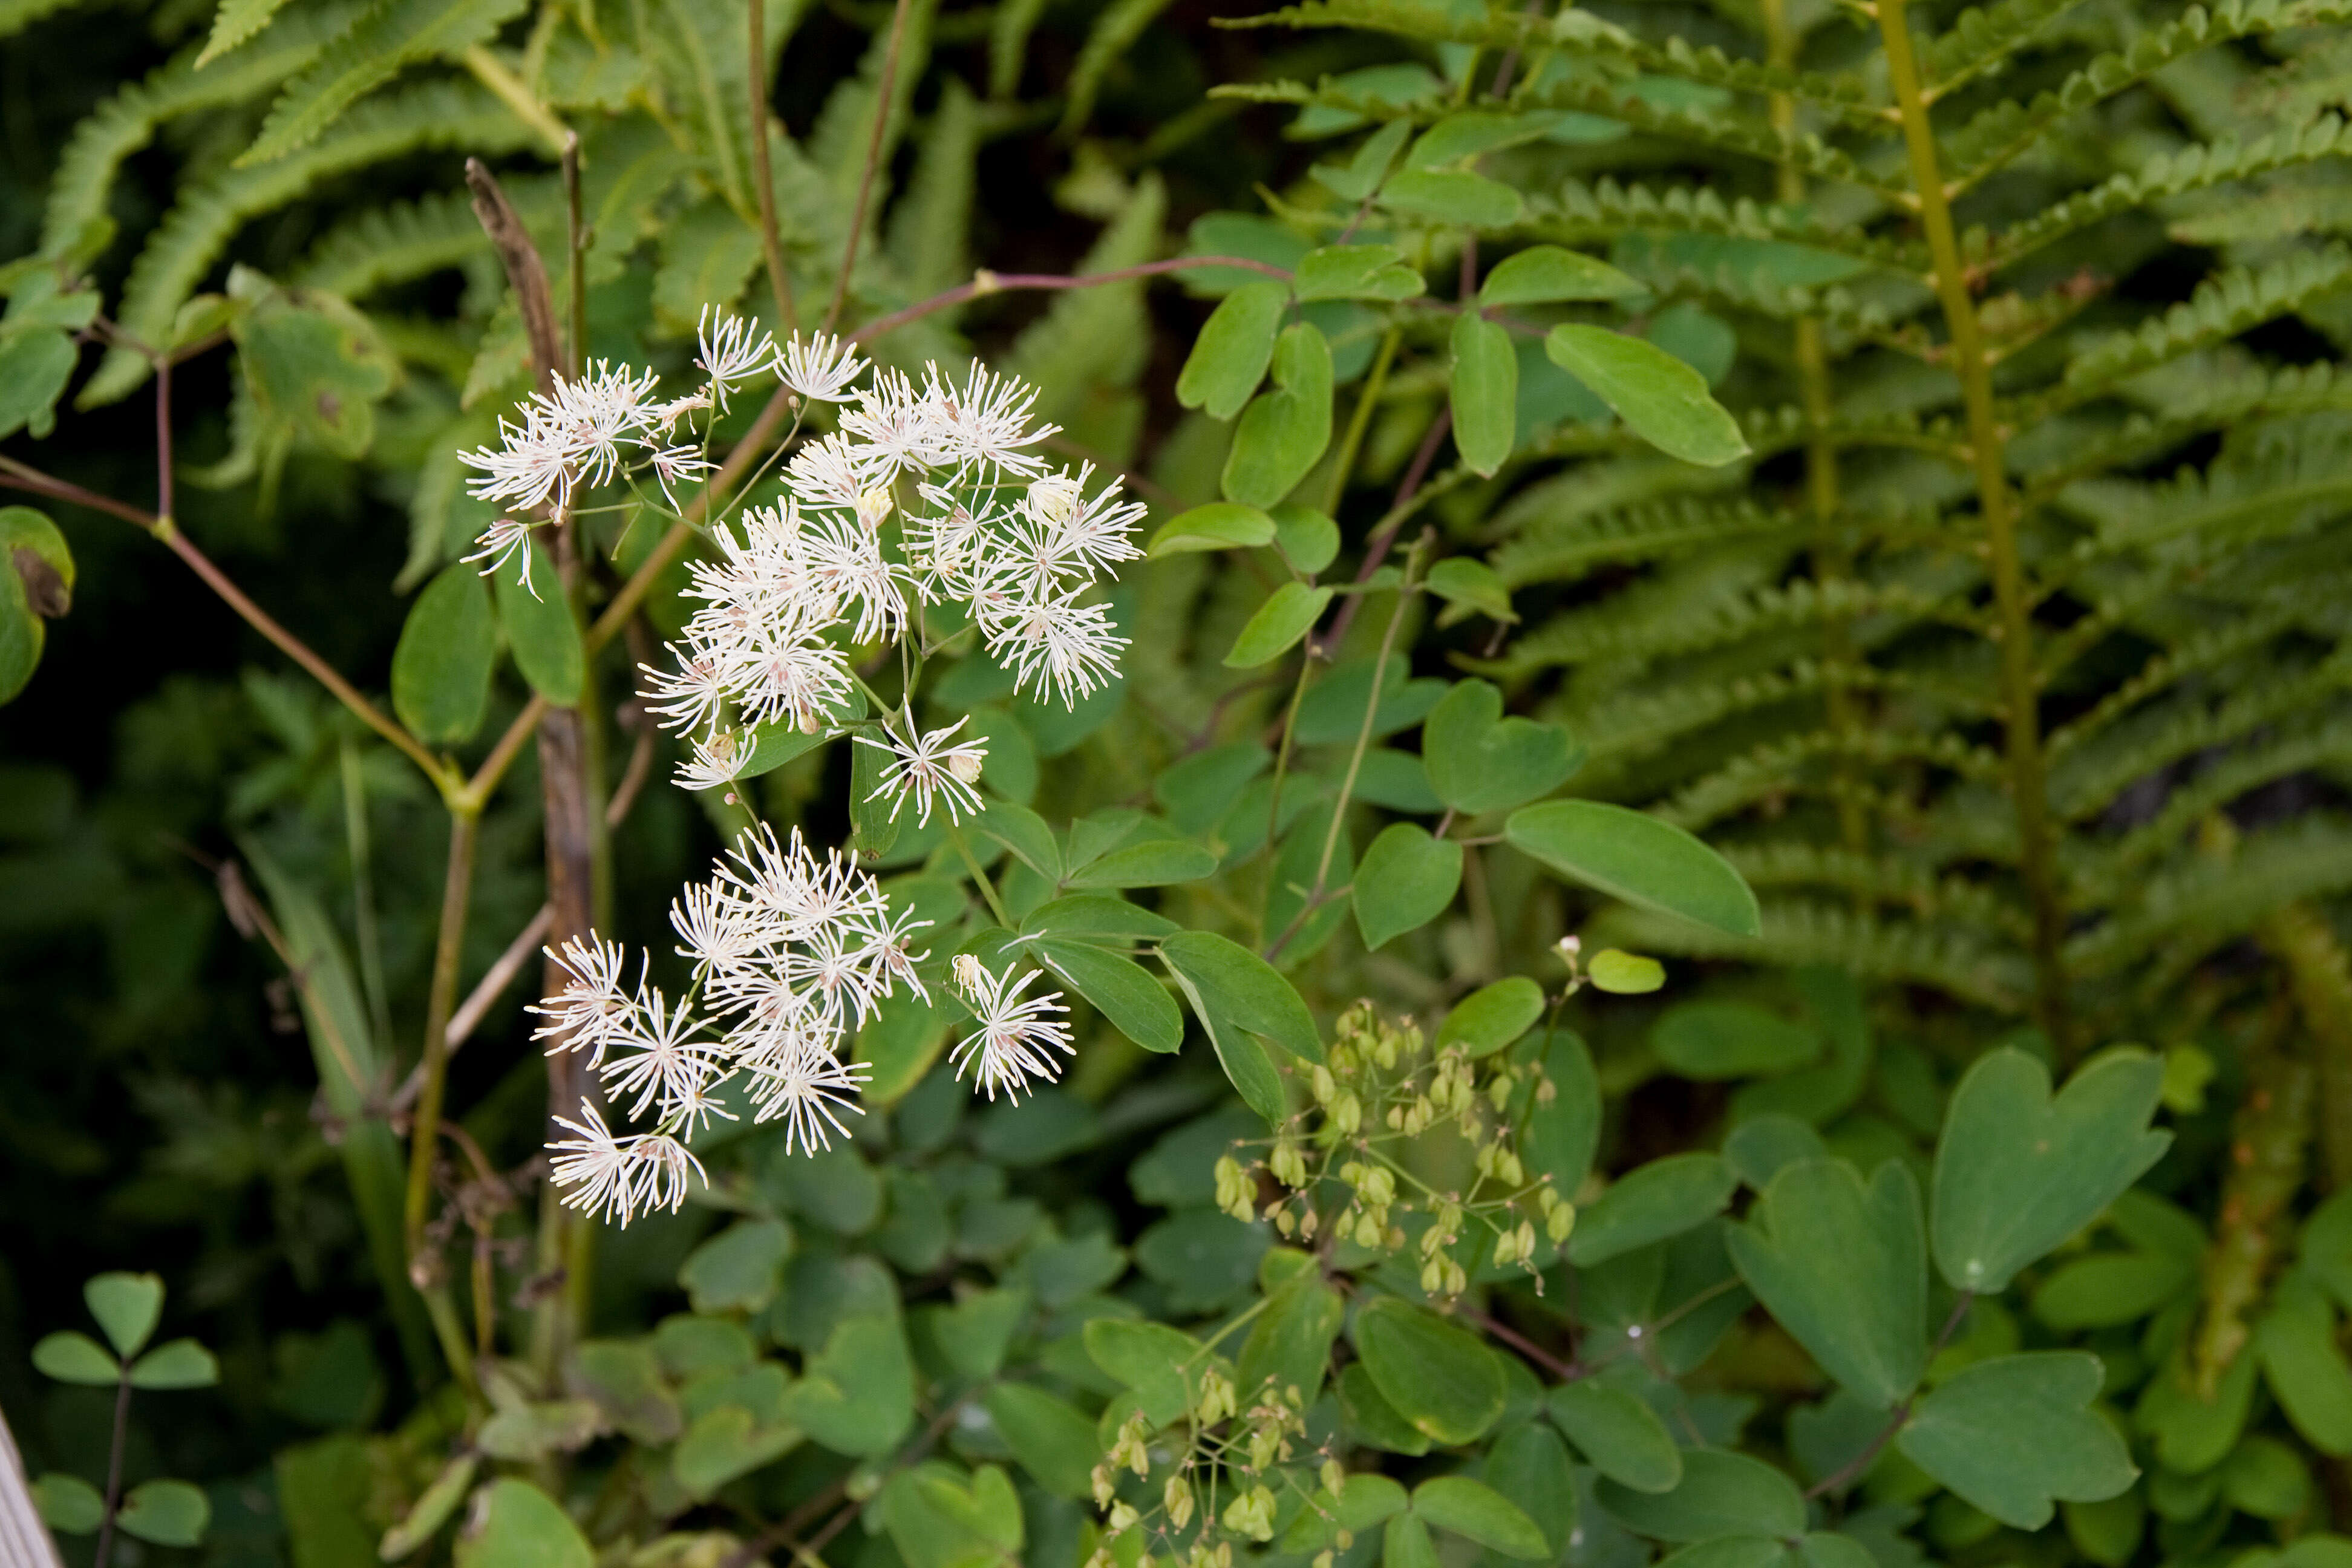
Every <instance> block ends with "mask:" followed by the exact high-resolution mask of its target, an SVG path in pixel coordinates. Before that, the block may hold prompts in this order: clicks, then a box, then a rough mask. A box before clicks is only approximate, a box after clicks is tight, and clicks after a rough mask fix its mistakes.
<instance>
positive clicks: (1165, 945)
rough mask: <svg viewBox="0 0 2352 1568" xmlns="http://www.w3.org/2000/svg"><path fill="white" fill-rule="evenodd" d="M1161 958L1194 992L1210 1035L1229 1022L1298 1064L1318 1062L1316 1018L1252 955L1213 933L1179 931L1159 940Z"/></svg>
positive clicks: (1291, 988) (1287, 984) (1269, 967)
mask: <svg viewBox="0 0 2352 1568" xmlns="http://www.w3.org/2000/svg"><path fill="white" fill-rule="evenodd" d="M1160 957H1161V958H1163V959H1164V960H1166V961H1167V963H1168V966H1169V967H1170V968H1171V969H1172V970H1174V971H1176V973H1178V974H1180V975H1181V976H1182V977H1183V978H1184V979H1185V980H1186V981H1187V982H1189V983H1190V984H1192V985H1193V986H1194V987H1196V988H1197V989H1198V991H1199V993H1200V996H1201V1000H1202V1002H1203V1003H1204V1004H1205V1005H1207V1007H1208V1009H1209V1016H1206V1017H1204V1018H1203V1019H1202V1022H1203V1023H1206V1024H1207V1025H1208V1026H1210V1028H1211V1029H1212V1030H1216V1029H1218V1028H1219V1027H1220V1026H1221V1025H1222V1024H1224V1023H1230V1024H1232V1025H1235V1026H1239V1027H1241V1028H1243V1029H1246V1030H1248V1031H1249V1032H1250V1033H1251V1034H1254V1035H1259V1036H1263V1037H1265V1038H1266V1039H1268V1040H1271V1041H1272V1042H1274V1044H1276V1046H1279V1047H1281V1048H1282V1049H1283V1050H1285V1051H1286V1052H1288V1053H1289V1054H1290V1055H1292V1056H1294V1057H1296V1058H1298V1059H1300V1060H1301V1061H1307V1062H1319V1061H1321V1060H1322V1059H1323V1041H1322V1037H1321V1036H1320V1035H1319V1034H1318V1032H1317V1030H1316V1027H1315V1016H1314V1015H1313V1014H1312V1013H1309V1012H1308V1011H1307V1003H1306V1002H1305V1000H1304V999H1302V998H1301V997H1300V996H1299V994H1298V991H1297V987H1296V986H1294V985H1292V984H1290V982H1289V981H1287V980H1286V979H1284V978H1283V977H1282V975H1281V973H1279V972H1278V971H1276V969H1275V967H1274V966H1273V965H1272V964H1270V963H1266V961H1265V960H1264V959H1262V958H1260V957H1259V956H1258V955H1257V954H1256V953H1255V952H1251V951H1250V950H1249V949H1247V948H1245V947H1244V946H1242V945H1241V944H1240V943H1239V942H1234V940H1233V939H1232V938H1231V937H1223V936H1219V935H1218V934H1216V933H1215V932H1214V931H1178V932H1177V933H1176V934H1175V935H1173V936H1171V937H1169V938H1167V939H1165V940H1164V941H1162V942H1160Z"/></svg>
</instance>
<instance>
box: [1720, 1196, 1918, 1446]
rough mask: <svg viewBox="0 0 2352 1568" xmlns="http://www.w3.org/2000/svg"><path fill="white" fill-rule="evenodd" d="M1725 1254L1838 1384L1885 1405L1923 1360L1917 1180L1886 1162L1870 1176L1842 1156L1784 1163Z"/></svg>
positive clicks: (1904, 1389)
mask: <svg viewBox="0 0 2352 1568" xmlns="http://www.w3.org/2000/svg"><path fill="white" fill-rule="evenodd" d="M1726 1241H1727V1244H1728V1246H1729V1247H1730V1249H1731V1258H1732V1261H1733V1262H1734V1263H1735V1264H1736V1265H1737V1266H1738V1269H1739V1273H1740V1276H1741V1278H1743V1279H1746V1280H1747V1281H1748V1289H1751V1290H1753V1291H1754V1292H1755V1293H1756V1299H1757V1300H1759V1301H1761V1302H1762V1303H1763V1304H1764V1310H1766V1311H1768V1312H1769V1313H1771V1314H1772V1316H1773V1318H1774V1320H1775V1321H1778V1322H1779V1323H1780V1326H1781V1327H1782V1328H1784V1329H1786V1330H1788V1331H1789V1332H1790V1335H1791V1336H1792V1337H1793V1338H1794V1339H1795V1340H1796V1342H1798V1343H1799V1344H1801V1345H1802V1346H1804V1347H1805V1350H1806V1352H1807V1353H1808V1354H1810V1355H1811V1357H1812V1358H1813V1360H1814V1361H1816V1362H1818V1363H1820V1364H1821V1367H1822V1371H1824V1372H1826V1373H1829V1374H1830V1375H1831V1376H1832V1377H1833V1378H1835V1379H1836V1380H1837V1381H1838V1382H1839V1383H1840V1384H1843V1386H1844V1387H1845V1389H1846V1390H1847V1391H1848V1392H1849V1393H1852V1394H1854V1395H1855V1396H1856V1397H1857V1398H1859V1399H1861V1400H1862V1401H1863V1402H1864V1403H1865V1404H1867V1405H1869V1406H1870V1407H1871V1408H1872V1409H1874V1410H1885V1409H1887V1408H1888V1407H1890V1406H1891V1405H1894V1404H1895V1402H1896V1401H1898V1400H1900V1399H1902V1398H1904V1397H1905V1396H1906V1395H1907V1394H1910V1392H1911V1391H1912V1389H1914V1388H1915V1387H1916V1386H1917V1385H1918V1382H1919V1377H1920V1374H1921V1373H1924V1372H1925V1371H1926V1370H1927V1236H1926V1226H1925V1225H1924V1223H1923V1222H1922V1220H1921V1218H1920V1215H1919V1187H1918V1184H1917V1183H1916V1181H1915V1180H1914V1179H1913V1177H1912V1175H1911V1172H1910V1169H1909V1167H1907V1166H1906V1165H1905V1164H1904V1163H1902V1162H1901V1161H1899V1160H1889V1161H1887V1162H1886V1163H1885V1164H1882V1165H1881V1166H1879V1167H1878V1170H1877V1171H1876V1173H1874V1174H1873V1175H1872V1177H1871V1179H1870V1183H1869V1185H1868V1186H1867V1187H1865V1186H1864V1184H1863V1180H1862V1177H1861V1176H1860V1175H1859V1174H1857V1173H1855V1171H1854V1168H1853V1166H1852V1165H1850V1164H1848V1163H1846V1162H1844V1161H1843V1160H1838V1159H1832V1158H1828V1157H1820V1158H1810V1159H1801V1160H1797V1161H1793V1162H1791V1163H1788V1164H1785V1165H1783V1166H1781V1168H1780V1171H1779V1173H1776V1174H1775V1175H1774V1176H1773V1178H1772V1181H1771V1184H1770V1185H1769V1186H1768V1187H1766V1188H1765V1190H1764V1195H1763V1197H1762V1198H1761V1199H1760V1200H1759V1202H1758V1203H1757V1205H1756V1207H1755V1209H1754V1210H1753V1211H1752V1212H1751V1213H1750V1215H1749V1216H1748V1223H1746V1224H1745V1225H1739V1224H1734V1225H1731V1226H1727V1228H1726Z"/></svg>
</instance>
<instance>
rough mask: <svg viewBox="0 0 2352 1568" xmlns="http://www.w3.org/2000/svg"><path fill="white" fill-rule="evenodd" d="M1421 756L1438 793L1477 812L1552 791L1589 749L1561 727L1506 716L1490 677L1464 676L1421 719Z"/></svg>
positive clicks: (1457, 807) (1460, 808)
mask: <svg viewBox="0 0 2352 1568" xmlns="http://www.w3.org/2000/svg"><path fill="white" fill-rule="evenodd" d="M1421 756H1422V762H1423V764H1424V765H1425V766H1426V767H1427V768H1428V770H1429V786H1430V788H1432V789H1433V790H1435V791H1436V792H1437V797H1438V798H1439V799H1440V800H1442V801H1444V803H1445V804H1446V805H1450V806H1452V807H1453V808H1454V810H1456V811H1458V812H1462V813H1464V814H1465V815H1469V816H1475V815H1476V814H1478V813H1480V812H1483V811H1501V810H1503V809H1505V808H1507V807H1509V806H1514V805H1525V804H1527V803H1528V801H1531V800H1534V799H1536V798H1537V797H1538V796H1539V795H1549V793H1550V792H1551V791H1553V790H1555V789H1557V788H1559V785H1560V784H1562V783H1563V782H1565V781H1566V780H1567V778H1568V776H1569V775H1570V773H1574V772H1575V771H1576V768H1577V764H1578V763H1580V762H1582V761H1583V748H1582V747H1580V746H1579V745H1578V744H1577V743H1576V739H1575V737H1574V736H1572V735H1570V733H1569V732H1568V731H1567V730H1566V729H1564V728H1563V727H1561V726H1560V725H1558V724H1548V723H1541V722H1538V721H1536V720H1533V719H1522V718H1518V717H1517V716H1514V717H1511V718H1508V719H1507V718H1505V717H1503V694H1502V693H1501V692H1500V691H1498V690H1496V689H1495V687H1494V685H1493V684H1492V683H1491V682H1488V681H1484V680H1459V681H1456V682H1454V686H1453V688H1452V689H1450V690H1448V691H1447V692H1446V693H1445V695H1444V698H1442V699H1440V700H1439V701H1438V704H1437V706H1436V707H1434V708H1433V709H1431V710H1430V712H1429V717H1428V718H1426V719H1424V720H1423V721H1422V727H1421Z"/></svg>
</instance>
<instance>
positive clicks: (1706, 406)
mask: <svg viewBox="0 0 2352 1568" xmlns="http://www.w3.org/2000/svg"><path fill="white" fill-rule="evenodd" d="M1544 353H1547V354H1549V356H1550V357H1551V362H1552V363H1554V364H1556V365H1558V366H1559V367H1560V369H1562V370H1564V371H1566V372H1568V374H1570V375H1572V376H1574V377H1576V379H1577V380H1579V381H1580V382H1582V383H1583V384H1585V387H1586V388H1587V389H1588V390H1589V391H1591V394H1592V395H1594V396H1595V397H1598V398H1599V399H1601V402H1603V403H1605V404H1607V405H1609V406H1610V407H1611V408H1612V409H1614V410H1615V411H1616V413H1617V416H1618V417H1619V418H1621V419H1622V420H1624V421H1625V425H1626V427H1627V428H1628V429H1630V430H1632V431H1633V433H1634V434H1635V435H1637V436H1639V437H1642V438H1643V440H1645V441H1647V442H1649V443H1650V444H1651V445H1652V446H1654V447H1657V448H1658V450H1660V451H1662V452H1664V453H1665V454H1666V455H1667V456H1668V457H1671V458H1681V459H1682V460H1683V461H1685V462H1686V463H1699V464H1703V465H1705V466H1706V467H1708V468H1717V467H1720V466H1721V465H1723V464H1725V463H1728V462H1730V461H1732V460H1733V459H1734V458H1742V457H1745V456H1747V453H1748V438H1747V437H1745V436H1743V435H1741V434H1740V431H1739V421H1738V420H1737V419H1734V418H1733V417H1732V416H1731V415H1730V413H1729V412H1728V411H1727V410H1726V409H1725V407H1724V406H1723V405H1721V404H1720V403H1717V401H1716V400H1715V399H1714V397H1713V396H1711V395H1709V394H1708V392H1707V389H1706V377H1705V376H1703V375H1701V374H1699V373H1698V372H1696V371H1695V370H1693V369H1692V368H1691V367H1690V366H1688V365H1686V364H1685V363H1683V362H1682V361H1680V360H1678V359H1676V358H1675V356H1674V355H1672V354H1670V353H1666V351H1665V350H1664V349H1662V348H1659V347H1658V346H1657V345H1656V344H1654V343H1648V342H1643V341H1642V340H1641V339H1640V338H1635V337H1628V336H1626V335H1625V334H1624V333H1622V332H1612V331H1610V330H1609V329H1608V328H1606V327H1595V326H1589V325H1585V324H1583V323H1581V322H1570V323H1567V324H1565V325H1562V326H1557V327H1554V328H1553V329H1552V330H1551V333H1550V335H1549V336H1548V337H1547V338H1545V340H1544Z"/></svg>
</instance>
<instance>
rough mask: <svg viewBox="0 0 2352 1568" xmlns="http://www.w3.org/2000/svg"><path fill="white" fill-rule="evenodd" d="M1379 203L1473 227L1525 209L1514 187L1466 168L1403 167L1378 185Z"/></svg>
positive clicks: (1506, 219)
mask: <svg viewBox="0 0 2352 1568" xmlns="http://www.w3.org/2000/svg"><path fill="white" fill-rule="evenodd" d="M1380 204H1381V205H1382V206H1384V207H1387V208H1388V209H1389V210H1390V211H1391V212H1396V213H1402V214H1403V215H1405V216H1408V217H1417V218H1427V219H1429V220H1430V221H1431V222H1433V223H1441V224H1446V225H1466V226H1470V227H1473V228H1501V227H1503V226H1506V225H1508V224H1514V223H1517V222H1518V221H1519V215H1520V214H1521V213H1522V212H1524V211H1525V210H1526V203H1524V202H1523V201H1521V200H1520V197H1519V193H1518V192H1517V191H1516V190H1513V189H1512V188H1511V187H1510V186H1508V185H1507V184H1503V183H1502V182H1501V181H1500V180H1490V179H1488V178H1487V177H1486V175H1484V174H1474V173H1472V172H1471V171H1470V170H1468V169H1406V170H1403V171H1402V172H1401V173H1399V174H1394V175H1392V176H1391V177H1390V179H1389V182H1388V184H1384V185H1382V186H1381V194H1380Z"/></svg>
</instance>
